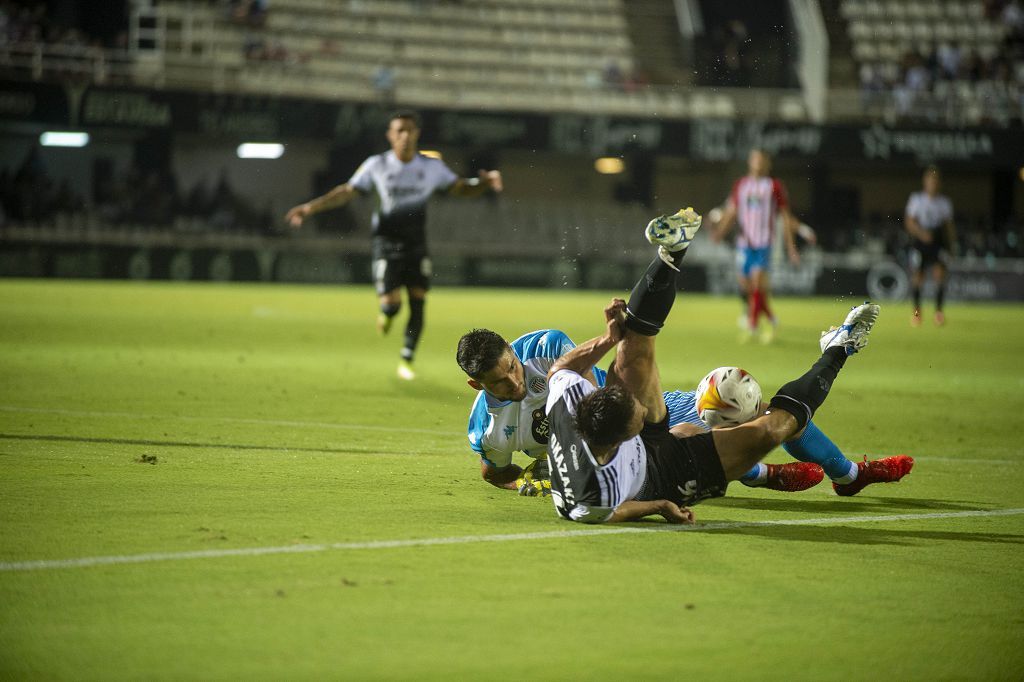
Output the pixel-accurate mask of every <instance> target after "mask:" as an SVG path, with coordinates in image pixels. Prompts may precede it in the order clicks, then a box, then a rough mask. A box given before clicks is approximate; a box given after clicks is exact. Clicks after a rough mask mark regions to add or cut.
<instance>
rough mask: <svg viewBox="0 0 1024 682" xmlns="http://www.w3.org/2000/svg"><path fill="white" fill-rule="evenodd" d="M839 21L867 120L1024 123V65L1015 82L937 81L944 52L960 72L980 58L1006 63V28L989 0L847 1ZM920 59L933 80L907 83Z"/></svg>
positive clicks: (991, 78)
mask: <svg viewBox="0 0 1024 682" xmlns="http://www.w3.org/2000/svg"><path fill="white" fill-rule="evenodd" d="M839 14H840V16H841V17H842V19H844V20H845V22H846V27H847V34H848V37H849V40H850V42H851V44H852V55H853V57H854V59H855V60H856V62H857V64H858V66H859V69H860V74H861V84H862V89H863V91H864V97H863V98H862V100H863V101H862V105H863V112H862V113H866V114H868V115H874V116H882V117H884V118H886V119H888V120H892V119H919V120H926V121H930V122H940V121H941V122H943V123H947V124H953V125H973V124H978V123H988V124H997V125H1009V124H1010V122H1011V121H1012V120H1015V119H1016V120H1019V119H1020V117H1021V101H1020V94H1019V90H1020V88H1021V85H1022V83H1024V80H1022V78H1021V75H1022V72H1021V69H1022V68H1024V66H1022V64H1021V63H1019V62H1017V63H1015V65H1014V69H1015V70H1016V73H1014V74H1011V78H1009V79H1007V78H1005V77H999V76H998V75H996V74H992V73H990V72H983V73H981V74H980V75H979V74H978V73H973V74H966V73H963V72H960V73H952V74H947V73H942V74H940V76H939V77H936V76H935V75H934V73H935V71H936V69H935V66H934V61H935V59H936V57H935V55H936V53H937V50H939V49H947V50H950V51H952V52H954V53H955V54H956V59H957V60H958V61H959V63H960V64H961V71H964V70H965V68H964V66H965V65H966V63H967V62H968V60H970V59H973V58H974V56H977V57H978V58H979V59H980V60H981V63H982V64H985V65H988V64H991V63H992V62H993V60H995V59H996V58H997V57H1007V55H1006V53H1005V52H1004V51H1003V49H1002V46H1003V43H1004V40H1005V39H1006V37H1007V32H1008V31H1007V27H1006V26H1005V25H1004V24H1003V23H1002V22H1001V21H1000V20H999V18H998V17H995V18H989V17H987V16H986V14H985V5H984V3H983V2H982V0H948V1H946V2H942V1H941V0H936V1H935V2H925V1H921V0H917V1H914V0H912V1H910V2H904V1H902V0H840V2H839ZM1011 58H1012V57H1011ZM915 59H920V60H921V61H922V62H926V63H927V62H931V65H930V71H931V73H932V75H931V76H930V77H929V78H928V79H927V81H926V82H924V83H913V82H910V80H908V78H907V72H908V70H909V69H910V68H911V66H912V65H913V62H914V60H915ZM841 99H842V98H841V97H839V98H835V99H834V102H837V101H841Z"/></svg>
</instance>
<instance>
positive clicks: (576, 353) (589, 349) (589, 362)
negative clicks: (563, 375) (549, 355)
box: [548, 298, 626, 377]
mask: <svg viewBox="0 0 1024 682" xmlns="http://www.w3.org/2000/svg"><path fill="white" fill-rule="evenodd" d="M625 315H626V302H625V301H624V300H622V299H621V298H614V299H612V302H611V303H609V304H608V306H607V307H605V309H604V320H605V333H604V334H602V335H601V336H595V337H594V338H592V339H590V340H589V341H585V342H584V343H581V344H580V345H578V346H576V347H575V348H573V349H572V350H571V351H569V352H568V353H566V354H565V355H563V356H562V357H560V358H558V359H557V360H555V362H554V364H553V365H551V369H549V370H548V376H549V377H550V376H552V375H553V374H554V373H555V372H557V371H559V370H563V369H568V370H571V371H573V372H576V373H577V374H581V375H582V374H585V373H586V372H587V371H589V370H590V369H591V368H592V367H594V366H595V365H597V363H598V362H600V361H601V358H603V357H604V356H605V355H607V354H608V351H610V350H611V349H612V348H614V347H615V344H617V343H618V342H619V341H621V340H622V334H623V330H624V329H625V327H624V326H623V321H624V320H625Z"/></svg>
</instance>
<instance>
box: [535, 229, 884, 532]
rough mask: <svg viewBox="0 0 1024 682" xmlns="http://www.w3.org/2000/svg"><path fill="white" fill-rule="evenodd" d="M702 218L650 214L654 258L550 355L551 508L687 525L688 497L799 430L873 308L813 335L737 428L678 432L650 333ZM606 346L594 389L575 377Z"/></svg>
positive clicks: (732, 475) (663, 314)
mask: <svg viewBox="0 0 1024 682" xmlns="http://www.w3.org/2000/svg"><path fill="white" fill-rule="evenodd" d="M699 228H700V216H697V215H696V214H695V213H693V211H692V210H688V211H681V212H679V213H677V214H675V215H673V216H670V217H667V218H658V219H655V220H653V221H651V224H650V225H649V226H648V229H647V236H648V240H649V241H651V242H652V243H654V244H657V245H659V250H658V251H659V257H658V259H656V260H655V261H654V262H653V263H652V264H651V265H650V266H649V267H648V269H647V271H646V272H645V273H644V276H643V277H642V278H641V279H640V281H639V282H638V283H637V285H636V286H635V287H634V289H633V292H632V294H631V295H630V299H629V303H628V304H626V303H625V302H623V301H621V300H615V301H613V302H612V304H611V305H609V306H608V307H607V308H606V309H605V321H606V331H605V333H604V334H603V335H601V336H599V337H596V338H594V339H591V340H590V341H587V342H586V343H583V344H581V345H580V346H578V347H577V348H575V349H573V350H572V351H570V352H569V353H567V354H565V355H563V356H562V357H561V358H559V359H558V360H557V361H556V362H555V363H554V365H553V366H552V368H551V370H550V373H549V383H550V393H549V396H548V403H547V408H548V417H549V421H550V430H551V437H550V440H549V444H548V463H549V467H550V469H551V489H552V498H553V499H554V502H555V507H556V509H557V511H558V513H559V514H560V515H562V516H563V517H564V518H567V519H571V520H575V521H583V522H588V523H600V522H611V521H628V520H632V519H637V518H640V517H643V516H647V515H650V514H661V515H662V516H664V517H665V518H666V519H667V520H668V521H670V522H672V523H692V522H693V513H692V512H691V511H690V510H689V509H688V508H687V505H690V504H695V503H696V502H699V501H701V500H703V499H707V498H709V497H717V496H721V495H724V494H725V490H726V487H727V485H728V481H730V480H736V479H738V478H740V477H741V476H742V475H743V474H744V473H746V472H747V471H749V469H750V468H751V467H752V466H753V465H754V464H756V463H757V462H759V461H760V459H761V458H762V457H764V456H765V455H766V454H767V453H768V452H769V451H770V450H771V449H772V448H774V447H775V446H777V445H779V444H780V443H782V442H785V441H786V440H790V439H792V438H793V437H795V436H797V435H798V434H799V433H800V432H801V431H803V429H804V428H805V427H806V425H807V423H808V422H809V421H810V419H811V417H812V416H813V414H814V412H815V410H817V408H818V407H819V406H820V405H821V404H822V402H823V401H824V400H825V398H826V397H827V395H828V392H829V389H830V388H831V386H832V383H833V382H834V380H835V378H836V376H837V375H838V373H839V371H840V370H841V369H842V367H843V365H845V363H846V360H847V358H848V357H849V356H850V355H852V354H854V353H856V352H857V351H859V350H860V349H861V348H863V347H864V346H865V345H866V343H867V336H868V333H869V332H870V331H871V328H872V327H873V325H874V323H875V320H876V319H877V317H878V306H876V305H870V304H865V305H862V306H858V307H856V308H854V309H853V311H851V312H850V314H849V315H848V316H847V317H846V319H845V321H844V322H843V324H842V325H841V326H840V327H838V328H836V329H834V330H832V331H829V332H825V333H823V334H822V337H821V340H820V346H821V349H822V355H821V358H820V359H819V360H818V361H817V362H815V363H814V365H813V366H812V367H811V369H810V370H809V371H808V372H806V373H805V374H803V375H802V376H800V377H799V378H797V379H795V380H794V381H791V382H789V383H787V384H786V385H784V386H783V387H782V388H780V389H779V391H778V393H777V394H776V395H775V397H774V398H772V400H771V401H770V407H769V409H768V411H767V412H766V413H765V414H764V415H762V416H759V417H757V418H756V419H754V420H752V421H750V422H748V423H746V424H743V425H741V426H737V427H733V428H727V429H719V430H714V431H711V432H709V433H702V434H699V435H695V436H689V437H683V438H679V437H677V436H676V435H675V434H672V433H671V432H670V430H669V428H668V423H667V415H668V411H667V408H666V405H665V401H664V398H663V396H662V392H661V386H660V380H659V377H658V369H657V364H656V362H655V353H654V346H655V343H654V341H655V336H656V335H657V334H658V332H659V331H660V330H661V328H662V327H663V325H664V323H665V319H666V318H667V317H668V313H669V311H670V310H671V308H672V305H673V302H674V300H675V292H676V273H677V272H678V266H679V264H680V262H681V261H682V259H683V257H684V255H685V252H686V249H687V247H688V246H689V243H690V241H691V240H692V238H693V235H694V234H695V233H696V232H697V230H698V229H699ZM612 348H616V355H615V360H614V361H613V363H612V366H611V367H610V368H609V370H608V383H607V385H606V386H605V387H604V388H601V389H597V388H595V387H594V386H593V385H592V384H590V383H589V382H587V381H586V380H585V379H583V377H582V376H581V375H580V372H581V371H585V370H586V369H587V368H589V367H592V366H593V365H594V364H596V363H597V362H598V361H599V360H600V359H601V358H602V357H603V356H604V355H605V354H606V353H607V352H608V351H609V350H611V349H612Z"/></svg>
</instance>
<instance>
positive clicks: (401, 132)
mask: <svg viewBox="0 0 1024 682" xmlns="http://www.w3.org/2000/svg"><path fill="white" fill-rule="evenodd" d="M387 137H388V142H390V143H391V150H392V151H393V152H395V155H396V156H398V157H399V158H401V159H407V158H410V157H412V155H413V154H415V153H416V145H417V144H418V142H419V139H420V117H419V114H417V113H416V112H415V111H396V112H395V113H393V114H391V119H390V120H389V121H388V132H387Z"/></svg>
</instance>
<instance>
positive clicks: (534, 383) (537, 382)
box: [530, 377, 548, 393]
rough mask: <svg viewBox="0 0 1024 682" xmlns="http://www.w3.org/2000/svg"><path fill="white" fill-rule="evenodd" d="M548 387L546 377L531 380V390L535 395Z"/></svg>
mask: <svg viewBox="0 0 1024 682" xmlns="http://www.w3.org/2000/svg"><path fill="white" fill-rule="evenodd" d="M547 385H548V382H547V381H545V380H544V377H534V378H532V379H530V390H531V391H533V392H534V393H540V392H541V391H543V390H544V387H545V386H547Z"/></svg>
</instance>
